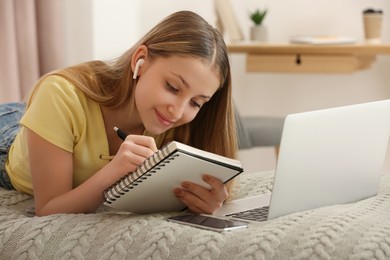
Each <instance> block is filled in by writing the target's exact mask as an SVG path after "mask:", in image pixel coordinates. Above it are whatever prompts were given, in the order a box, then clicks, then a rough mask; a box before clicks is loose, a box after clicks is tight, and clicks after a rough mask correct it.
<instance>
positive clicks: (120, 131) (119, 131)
mask: <svg viewBox="0 0 390 260" xmlns="http://www.w3.org/2000/svg"><path fill="white" fill-rule="evenodd" d="M114 131H115V132H116V133H117V134H118V136H119V137H120V138H121V139H122V140H123V141H124V140H125V139H126V136H127V134H126V133H125V132H124V131H123V130H121V129H120V128H118V127H116V126H114Z"/></svg>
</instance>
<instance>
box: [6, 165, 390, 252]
mask: <svg viewBox="0 0 390 260" xmlns="http://www.w3.org/2000/svg"><path fill="white" fill-rule="evenodd" d="M273 175H274V172H273V171H265V172H257V173H250V174H249V173H245V174H242V175H241V176H239V178H238V182H237V187H236V189H235V190H234V194H235V195H234V196H235V197H236V198H242V197H246V196H250V195H254V194H260V193H264V192H269V190H271V189H272V181H273ZM0 204H1V207H0V259H390V175H387V174H386V175H383V176H382V177H381V184H380V189H379V194H378V195H377V196H374V197H371V198H368V199H365V200H361V201H358V202H355V203H351V204H345V205H333V206H327V207H322V208H317V209H314V210H310V211H305V212H299V213H294V214H291V215H288V216H284V217H280V218H277V219H274V220H271V221H266V222H259V223H251V224H250V225H249V228H247V229H242V230H237V231H233V232H226V233H218V232H213V231H208V230H201V229H197V228H193V227H189V226H184V225H180V224H176V223H171V222H167V221H166V218H167V217H168V216H171V215H173V214H175V213H159V214H148V215H133V214H130V213H127V212H118V211H114V210H112V209H110V208H107V207H105V206H102V207H101V208H100V209H99V210H98V212H97V213H95V214H57V215H52V216H47V217H35V216H34V208H33V199H32V197H30V196H28V195H25V194H22V193H19V192H17V191H8V190H4V189H1V190H0Z"/></svg>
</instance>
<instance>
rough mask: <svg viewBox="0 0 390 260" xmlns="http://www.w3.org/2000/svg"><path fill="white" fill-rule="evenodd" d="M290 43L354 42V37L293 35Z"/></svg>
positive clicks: (323, 43) (324, 43)
mask: <svg viewBox="0 0 390 260" xmlns="http://www.w3.org/2000/svg"><path fill="white" fill-rule="evenodd" d="M290 42H291V43H301V44H312V45H330V44H354V43H356V39H355V38H352V37H344V36H310V35H307V36H293V37H291V38H290Z"/></svg>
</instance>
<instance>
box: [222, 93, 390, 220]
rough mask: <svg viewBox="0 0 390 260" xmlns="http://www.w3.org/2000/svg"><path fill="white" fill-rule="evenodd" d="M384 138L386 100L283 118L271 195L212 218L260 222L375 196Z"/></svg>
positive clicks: (389, 121) (389, 108)
mask: <svg viewBox="0 0 390 260" xmlns="http://www.w3.org/2000/svg"><path fill="white" fill-rule="evenodd" d="M389 134H390V100H382V101H375V102H369V103H363V104H357V105H350V106H344V107H336V108H329V109H323V110H317V111H311V112H304V113H297V114H291V115H288V116H287V117H286V119H285V124H284V127H283V133H282V139H281V145H280V152H279V156H278V161H277V165H276V170H275V176H274V182H273V188H272V192H270V193H267V194H262V195H258V196H253V197H249V198H244V199H240V200H234V201H230V202H227V203H225V204H224V206H223V207H221V208H220V209H219V210H218V211H217V212H216V213H215V215H217V216H224V217H227V216H228V217H230V218H235V219H237V218H239V219H247V220H258V221H262V220H267V219H274V218H277V217H280V216H284V215H287V214H291V213H294V212H300V211H305V210H310V209H315V208H318V207H323V206H329V205H335V204H345V203H352V202H356V201H359V200H362V199H365V198H369V197H371V196H375V195H376V194H377V192H378V186H379V180H380V176H381V174H382V170H383V164H384V160H385V156H386V152H387V145H388V141H389ZM259 209H260V213H256V212H258V211H259ZM251 211H254V212H255V213H253V212H251ZM261 211H263V213H261ZM256 214H259V216H260V217H259V216H257V215H256ZM257 217H259V218H257Z"/></svg>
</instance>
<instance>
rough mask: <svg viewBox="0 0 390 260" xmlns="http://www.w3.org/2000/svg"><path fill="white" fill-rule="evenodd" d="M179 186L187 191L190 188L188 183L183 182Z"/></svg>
mask: <svg viewBox="0 0 390 260" xmlns="http://www.w3.org/2000/svg"><path fill="white" fill-rule="evenodd" d="M181 186H182V187H183V188H185V189H188V188H189V187H190V184H189V183H188V182H183V183H182V184H181Z"/></svg>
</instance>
